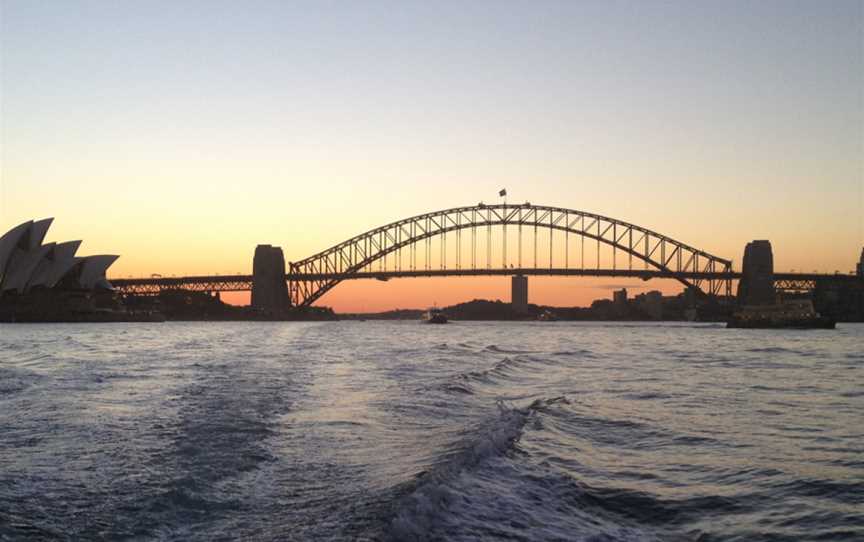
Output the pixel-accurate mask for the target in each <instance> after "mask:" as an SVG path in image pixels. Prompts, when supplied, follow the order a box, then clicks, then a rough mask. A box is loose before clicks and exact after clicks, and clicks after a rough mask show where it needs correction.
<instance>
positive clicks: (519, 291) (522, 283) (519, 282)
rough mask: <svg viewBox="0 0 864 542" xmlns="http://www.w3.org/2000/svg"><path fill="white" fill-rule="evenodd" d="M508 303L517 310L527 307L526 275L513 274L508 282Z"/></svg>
mask: <svg viewBox="0 0 864 542" xmlns="http://www.w3.org/2000/svg"><path fill="white" fill-rule="evenodd" d="M510 286H511V289H510V304H511V305H513V308H514V309H516V310H517V311H523V310H525V309H527V308H528V277H526V276H525V275H514V276H513V278H512V279H511V283H510Z"/></svg>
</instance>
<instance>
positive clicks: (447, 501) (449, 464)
mask: <svg viewBox="0 0 864 542" xmlns="http://www.w3.org/2000/svg"><path fill="white" fill-rule="evenodd" d="M558 402H567V399H566V398H565V397H556V398H553V399H538V400H536V401H534V402H533V403H531V404H530V405H529V406H527V407H525V408H513V407H509V406H507V405H505V404H504V403H503V402H501V401H498V402H497V406H498V416H497V418H495V419H493V420H491V421H489V422H488V423H486V424H483V425H482V426H480V428H478V430H477V434H476V436H475V437H474V438H472V439H469V440H468V441H467V442H465V443H464V444H463V445H462V446H461V447H459V448H458V451H457V452H456V453H452V454H447V458H448V459H447V460H446V461H445V462H444V463H442V464H439V465H438V466H436V467H434V468H433V469H432V470H430V471H426V472H423V473H421V474H420V475H419V480H418V481H417V482H416V485H415V487H414V489H413V491H411V493H410V494H408V495H407V496H406V497H405V498H403V499H402V501H401V502H400V503H399V504H398V509H397V510H396V512H395V514H394V517H393V518H392V521H391V522H390V526H389V531H388V532H387V534H386V537H385V538H386V539H387V540H425V539H427V536H428V533H429V532H430V531H431V529H432V527H434V525H435V524H436V522H437V521H438V519H439V518H440V517H441V516H442V515H443V514H446V512H447V509H448V507H450V506H451V505H453V504H454V503H455V502H456V501H457V499H458V495H457V492H456V491H454V488H453V487H452V485H453V482H454V481H455V480H456V479H457V478H458V477H459V475H460V474H461V473H463V472H465V471H469V470H471V469H473V468H475V467H477V466H478V465H479V464H481V463H482V462H483V461H485V460H487V459H488V458H490V457H494V456H500V455H503V454H506V453H507V452H508V451H510V450H511V449H512V448H513V447H514V445H515V444H516V442H518V440H519V438H520V437H521V435H522V430H523V428H524V427H525V425H526V424H527V423H528V422H529V421H530V420H531V419H532V418H533V417H534V416H535V415H536V413H538V412H542V411H543V409H544V408H547V407H548V406H549V405H551V404H554V403H558Z"/></svg>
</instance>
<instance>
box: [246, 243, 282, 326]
mask: <svg viewBox="0 0 864 542" xmlns="http://www.w3.org/2000/svg"><path fill="white" fill-rule="evenodd" d="M290 307H291V299H290V297H289V296H288V285H287V283H286V282H285V255H284V254H283V253H282V249H281V248H280V247H274V246H271V245H258V246H257V247H255V257H254V259H253V260H252V308H253V309H255V310H259V311H262V312H268V313H276V312H281V311H285V310H287V309H289V308H290Z"/></svg>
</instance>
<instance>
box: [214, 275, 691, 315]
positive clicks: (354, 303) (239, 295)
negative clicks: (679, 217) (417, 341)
mask: <svg viewBox="0 0 864 542" xmlns="http://www.w3.org/2000/svg"><path fill="white" fill-rule="evenodd" d="M621 288H626V289H627V292H628V294H629V296H630V297H633V296H635V295H638V294H640V293H643V292H647V291H650V290H658V291H661V292H663V294H664V295H676V294H678V293H680V292H681V290H682V286H681V284H680V283H678V282H676V281H674V280H666V279H656V280H651V281H647V282H643V281H640V280H637V279H597V278H592V277H542V276H530V277H528V301H529V302H530V303H534V304H537V305H549V306H556V307H587V306H590V304H591V302H592V301H595V300H597V299H611V298H612V290H617V289H621ZM249 298H250V294H249V292H226V293H223V294H222V300H223V301H224V302H226V303H230V304H232V305H241V306H242V305H248V304H249ZM473 299H488V300H490V301H495V300H500V301H503V302H505V303H509V302H510V277H509V276H501V277H438V278H403V279H393V280H389V281H387V282H381V281H377V280H373V279H363V280H348V281H344V282H342V283H340V284H339V285H337V286H336V287H335V288H333V289H332V290H331V291H330V292H328V293H327V294H326V295H324V296H323V297H322V298H321V299H320V300H319V301H318V302H317V303H316V305H317V306H322V307H331V308H333V310H335V311H336V312H338V313H369V312H383V311H388V310H394V309H426V308H428V307H431V306H433V305H437V306H439V307H445V306H449V305H455V304H457V303H463V302H466V301H471V300H473Z"/></svg>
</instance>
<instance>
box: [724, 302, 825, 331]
mask: <svg viewBox="0 0 864 542" xmlns="http://www.w3.org/2000/svg"><path fill="white" fill-rule="evenodd" d="M836 325H837V321H836V320H834V319H833V318H829V317H827V316H822V315H821V314H819V313H818V312H816V309H814V308H813V303H812V302H811V301H810V300H807V299H804V300H794V301H784V302H782V303H776V304H774V305H750V306H744V307H741V308H740V309H739V310H737V311H735V312H734V313H733V314H732V317H731V318H729V320H728V321H727V322H726V327H727V328H747V329H834V327H835V326H836Z"/></svg>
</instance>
